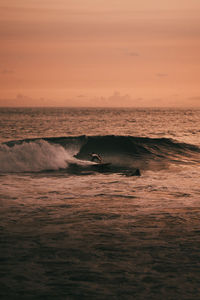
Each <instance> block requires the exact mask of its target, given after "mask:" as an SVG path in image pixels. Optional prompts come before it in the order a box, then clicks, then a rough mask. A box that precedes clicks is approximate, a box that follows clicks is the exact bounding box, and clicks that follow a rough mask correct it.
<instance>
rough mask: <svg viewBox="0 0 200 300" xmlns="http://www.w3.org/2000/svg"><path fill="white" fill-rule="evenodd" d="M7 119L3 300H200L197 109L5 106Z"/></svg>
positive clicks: (1, 171)
mask: <svg viewBox="0 0 200 300" xmlns="http://www.w3.org/2000/svg"><path fill="white" fill-rule="evenodd" d="M0 122H1V126H0V134H1V137H0V140H1V142H2V144H1V145H0V203H1V211H0V214H1V221H0V236H1V239H0V249H1V250H0V251H1V252H0V259H1V269H0V276H1V289H0V295H1V299H198V298H199V294H200V288H199V287H200V225H199V217H200V203H199V200H200V188H199V183H200V180H199V175H200V148H199V147H200V125H199V124H200V111H195V110H172V109H168V110H157V109H154V110H153V109H146V110H145V109H142V110H134V109H133V110H128V109H122V110H120V109H97V110H95V109H53V108H51V109H42V108H41V109H1V110H0ZM91 152H97V153H99V154H100V155H101V156H102V158H103V162H104V163H110V165H109V167H108V168H105V169H104V168H103V169H101V168H100V169H99V168H97V167H96V165H95V163H92V162H90V161H89V159H90V155H89V154H90V153H91ZM136 168H139V169H140V172H141V176H132V172H133V171H134V170H135V169H136Z"/></svg>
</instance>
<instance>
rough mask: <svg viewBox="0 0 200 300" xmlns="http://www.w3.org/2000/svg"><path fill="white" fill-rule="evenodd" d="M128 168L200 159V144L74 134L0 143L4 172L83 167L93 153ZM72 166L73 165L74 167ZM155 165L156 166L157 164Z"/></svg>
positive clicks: (145, 138)
mask: <svg viewBox="0 0 200 300" xmlns="http://www.w3.org/2000/svg"><path fill="white" fill-rule="evenodd" d="M92 152H96V153H98V154H100V155H101V156H102V158H103V161H104V162H110V163H112V166H116V167H120V168H121V167H125V168H140V169H155V166H157V167H158V168H160V167H161V168H166V167H167V166H168V165H169V164H170V163H174V162H176V163H179V164H181V163H185V162H186V161H187V162H193V163H196V162H197V163H199V162H200V148H199V147H197V146H194V145H190V144H186V143H180V142H177V141H175V140H172V139H167V138H148V137H134V136H115V135H105V136H86V135H84V136H74V137H52V138H42V139H41V138H40V139H39V138H35V139H25V140H18V141H10V142H7V143H5V144H1V145H0V170H1V171H2V172H15V171H19V172H22V171H30V172H38V171H45V170H60V169H65V170H69V171H70V172H71V170H72V169H73V170H74V169H75V170H76V172H77V168H78V170H79V169H81V170H82V169H84V168H88V166H90V165H91V163H90V162H89V160H90V153H92ZM72 166H73V168H72ZM157 167H156V168H157Z"/></svg>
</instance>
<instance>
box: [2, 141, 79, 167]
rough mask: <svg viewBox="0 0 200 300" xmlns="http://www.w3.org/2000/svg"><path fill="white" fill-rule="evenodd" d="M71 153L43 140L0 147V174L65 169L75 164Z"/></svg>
mask: <svg viewBox="0 0 200 300" xmlns="http://www.w3.org/2000/svg"><path fill="white" fill-rule="evenodd" d="M75 161H76V159H75V158H74V157H73V156H72V153H70V152H68V151H67V150H66V149H65V148H64V147H62V146H60V145H55V144H50V143H48V142H46V141H44V140H38V141H34V142H29V143H27V142H24V143H22V144H20V145H15V146H13V147H8V146H7V145H0V172H39V171H42V170H58V169H60V168H67V166H68V164H69V163H71V162H75Z"/></svg>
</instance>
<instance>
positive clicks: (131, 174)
mask: <svg viewBox="0 0 200 300" xmlns="http://www.w3.org/2000/svg"><path fill="white" fill-rule="evenodd" d="M125 175H126V176H128V177H129V176H141V173H140V169H135V170H134V171H133V172H129V173H127V174H125Z"/></svg>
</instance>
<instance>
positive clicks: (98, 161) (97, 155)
mask: <svg viewBox="0 0 200 300" xmlns="http://www.w3.org/2000/svg"><path fill="white" fill-rule="evenodd" d="M90 156H91V157H92V158H91V161H94V162H97V163H101V162H102V158H101V156H100V155H99V154H96V153H94V152H92V153H91V154H90Z"/></svg>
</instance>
